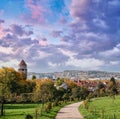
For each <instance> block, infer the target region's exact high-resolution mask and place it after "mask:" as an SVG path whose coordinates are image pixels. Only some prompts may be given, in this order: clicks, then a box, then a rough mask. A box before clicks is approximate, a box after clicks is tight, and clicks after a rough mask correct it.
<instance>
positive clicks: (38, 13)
mask: <svg viewBox="0 0 120 119" xmlns="http://www.w3.org/2000/svg"><path fill="white" fill-rule="evenodd" d="M26 6H27V7H28V9H29V11H30V14H29V15H28V14H24V15H23V16H22V17H23V19H24V20H25V21H26V22H29V23H33V24H38V23H44V22H45V17H44V14H45V9H44V8H43V7H42V5H41V4H40V1H34V0H27V2H26Z"/></svg>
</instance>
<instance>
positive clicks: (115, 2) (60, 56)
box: [0, 0, 120, 72]
mask: <svg viewBox="0 0 120 119" xmlns="http://www.w3.org/2000/svg"><path fill="white" fill-rule="evenodd" d="M0 57H1V58H0V67H2V66H7V67H14V68H15V69H17V68H18V64H19V62H20V61H21V60H22V59H23V60H24V61H25V62H26V63H27V66H28V71H29V72H54V71H63V70H69V69H70V70H102V71H117V72H120V0H2V1H0Z"/></svg>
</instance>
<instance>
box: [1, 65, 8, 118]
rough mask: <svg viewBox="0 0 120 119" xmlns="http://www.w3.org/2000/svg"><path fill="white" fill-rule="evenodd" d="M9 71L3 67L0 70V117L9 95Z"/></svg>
mask: <svg viewBox="0 0 120 119" xmlns="http://www.w3.org/2000/svg"><path fill="white" fill-rule="evenodd" d="M9 73H10V72H9V71H8V69H7V68H5V67H3V68H2V69H0V102H1V116H3V115H4V103H5V99H6V98H7V96H8V95H9V94H10V90H9V87H8V84H9V78H8V77H9Z"/></svg>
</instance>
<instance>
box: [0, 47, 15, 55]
mask: <svg viewBox="0 0 120 119" xmlns="http://www.w3.org/2000/svg"><path fill="white" fill-rule="evenodd" d="M0 53H4V54H13V53H14V52H13V48H12V47H2V46H0Z"/></svg>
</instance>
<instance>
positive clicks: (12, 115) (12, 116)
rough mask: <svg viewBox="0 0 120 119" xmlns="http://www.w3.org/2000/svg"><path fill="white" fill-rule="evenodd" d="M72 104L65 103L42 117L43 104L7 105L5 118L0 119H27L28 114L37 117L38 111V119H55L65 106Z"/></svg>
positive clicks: (44, 113)
mask: <svg viewBox="0 0 120 119" xmlns="http://www.w3.org/2000/svg"><path fill="white" fill-rule="evenodd" d="M67 104H70V103H69V102H68V103H63V104H61V105H59V106H55V107H53V108H52V109H51V110H50V111H49V112H43V113H42V116H41V104H6V105H5V116H2V117H0V119H25V116H26V115H27V114H30V115H32V116H33V117H35V112H36V110H37V115H38V116H37V117H38V118H37V119H54V118H55V116H56V114H57V112H58V111H59V110H60V109H61V108H62V107H63V106H65V105H67Z"/></svg>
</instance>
